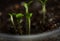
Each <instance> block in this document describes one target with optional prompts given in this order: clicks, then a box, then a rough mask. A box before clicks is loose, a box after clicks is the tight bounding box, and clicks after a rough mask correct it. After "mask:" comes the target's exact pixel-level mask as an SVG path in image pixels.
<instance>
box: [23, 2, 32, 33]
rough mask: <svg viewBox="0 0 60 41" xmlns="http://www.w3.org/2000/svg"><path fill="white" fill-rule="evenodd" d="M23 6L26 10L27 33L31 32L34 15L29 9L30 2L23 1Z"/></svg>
mask: <svg viewBox="0 0 60 41" xmlns="http://www.w3.org/2000/svg"><path fill="white" fill-rule="evenodd" d="M23 6H24V7H25V10H26V27H27V28H26V30H27V34H30V29H31V27H30V26H31V19H30V18H31V17H32V13H29V11H28V6H29V4H28V3H23Z"/></svg>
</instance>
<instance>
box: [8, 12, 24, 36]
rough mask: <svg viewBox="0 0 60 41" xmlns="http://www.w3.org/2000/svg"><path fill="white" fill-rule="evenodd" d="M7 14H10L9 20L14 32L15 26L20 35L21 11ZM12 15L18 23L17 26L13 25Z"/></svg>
mask: <svg viewBox="0 0 60 41" xmlns="http://www.w3.org/2000/svg"><path fill="white" fill-rule="evenodd" d="M9 16H10V21H11V23H12V25H13V27H14V30H15V33H16V28H18V32H19V34H21V35H22V29H21V28H20V25H19V24H20V21H21V18H22V17H23V16H24V15H23V14H22V13H18V14H15V13H12V14H9ZM14 16H15V18H16V20H17V23H18V26H17V27H16V26H15V22H14V18H13V17H14Z"/></svg>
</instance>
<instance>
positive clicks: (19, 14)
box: [16, 13, 24, 18]
mask: <svg viewBox="0 0 60 41" xmlns="http://www.w3.org/2000/svg"><path fill="white" fill-rule="evenodd" d="M23 16H24V15H23V14H22V13H18V14H16V18H21V17H23Z"/></svg>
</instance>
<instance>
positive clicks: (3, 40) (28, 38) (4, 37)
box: [0, 28, 60, 41]
mask: <svg viewBox="0 0 60 41" xmlns="http://www.w3.org/2000/svg"><path fill="white" fill-rule="evenodd" d="M59 36H60V28H58V29H55V30H53V31H49V32H44V33H40V34H35V35H21V36H20V35H9V34H4V33H0V41H60V37H59Z"/></svg>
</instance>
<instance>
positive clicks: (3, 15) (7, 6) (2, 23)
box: [0, 0, 60, 34]
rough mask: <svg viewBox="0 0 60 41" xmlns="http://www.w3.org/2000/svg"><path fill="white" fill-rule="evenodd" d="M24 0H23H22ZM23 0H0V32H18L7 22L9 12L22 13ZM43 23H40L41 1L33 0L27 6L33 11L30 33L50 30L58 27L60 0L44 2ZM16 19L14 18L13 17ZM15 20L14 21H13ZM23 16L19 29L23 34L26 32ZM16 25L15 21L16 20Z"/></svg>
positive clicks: (59, 23) (23, 10)
mask: <svg viewBox="0 0 60 41" xmlns="http://www.w3.org/2000/svg"><path fill="white" fill-rule="evenodd" d="M23 1H24V0H23ZM23 1H19V0H18V1H16V0H8V1H7V0H6V2H4V0H1V1H0V2H1V3H0V32H1V33H9V34H20V33H19V31H18V29H17V28H16V32H15V30H14V28H13V27H12V25H10V22H9V15H8V14H9V13H23V14H25V8H24V7H23V6H21V3H22V2H23ZM24 2H29V1H24ZM46 9H47V12H46V15H45V17H46V18H45V24H44V25H43V24H42V19H43V17H42V16H43V14H42V11H41V10H42V8H41V3H40V2H38V1H33V2H32V3H31V4H30V6H29V12H32V13H33V16H32V18H31V32H30V33H31V34H38V33H43V32H48V31H52V30H54V29H57V28H59V27H60V0H48V1H47V4H46ZM15 20H16V19H15ZM15 22H16V21H15ZM25 23H26V22H25V20H24V17H23V19H22V22H21V26H20V27H21V29H22V32H23V34H26V25H25ZM16 26H17V22H16Z"/></svg>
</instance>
